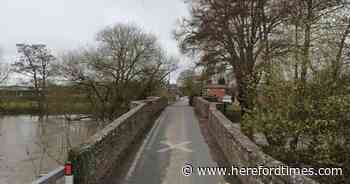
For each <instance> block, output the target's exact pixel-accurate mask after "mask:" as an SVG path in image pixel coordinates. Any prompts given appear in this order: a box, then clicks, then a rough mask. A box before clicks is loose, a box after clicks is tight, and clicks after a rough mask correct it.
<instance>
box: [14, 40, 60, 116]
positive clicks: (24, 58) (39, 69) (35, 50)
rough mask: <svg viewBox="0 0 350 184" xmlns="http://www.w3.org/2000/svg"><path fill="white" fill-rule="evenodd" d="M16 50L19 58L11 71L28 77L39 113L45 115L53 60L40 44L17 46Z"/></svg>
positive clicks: (44, 46)
mask: <svg viewBox="0 0 350 184" xmlns="http://www.w3.org/2000/svg"><path fill="white" fill-rule="evenodd" d="M17 49H18V53H19V54H20V57H19V59H18V60H17V61H16V62H15V63H14V64H13V65H12V67H13V71H15V72H17V73H19V74H22V75H25V76H27V77H29V79H30V81H31V86H32V87H33V89H34V91H35V96H36V101H37V104H38V107H39V110H40V113H47V110H48V104H47V101H46V94H47V83H48V78H49V77H50V65H51V62H52V61H53V60H55V58H54V56H53V55H52V54H51V53H50V51H49V50H48V49H47V48H46V45H42V44H34V45H30V44H17Z"/></svg>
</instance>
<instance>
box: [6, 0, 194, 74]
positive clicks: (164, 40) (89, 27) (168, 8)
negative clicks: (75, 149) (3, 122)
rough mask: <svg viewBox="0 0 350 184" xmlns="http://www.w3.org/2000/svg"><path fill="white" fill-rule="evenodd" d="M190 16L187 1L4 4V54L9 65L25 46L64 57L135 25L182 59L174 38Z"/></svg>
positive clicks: (24, 0)
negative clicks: (107, 30) (113, 29)
mask: <svg viewBox="0 0 350 184" xmlns="http://www.w3.org/2000/svg"><path fill="white" fill-rule="evenodd" d="M187 15H188V8H187V5H186V4H184V2H183V0H0V48H2V50H3V55H4V56H5V57H4V58H6V59H7V60H11V59H10V58H11V57H13V56H15V55H16V47H15V45H16V43H23V42H24V43H45V44H46V45H47V46H48V47H49V48H50V49H52V50H53V51H55V53H60V52H64V51H65V50H69V49H74V48H79V47H82V46H86V45H88V44H91V43H93V41H94V39H95V34H96V33H97V32H98V31H99V30H101V29H103V28H104V27H105V26H108V25H113V24H115V23H118V22H130V23H134V24H137V25H139V26H141V27H142V28H144V29H145V30H146V31H149V32H153V33H154V34H156V35H157V36H158V38H159V40H160V42H161V44H162V45H163V46H164V47H165V48H166V50H167V51H168V52H169V53H171V54H175V55H178V56H180V54H179V51H178V48H177V44H176V41H175V40H174V39H173V36H172V34H171V33H172V31H173V30H174V29H175V27H176V25H177V20H179V18H181V17H183V16H187ZM186 65H187V62H185V61H182V62H181V63H180V66H181V68H185V66H186ZM177 73H178V72H177ZM175 79H176V75H173V76H172V81H175Z"/></svg>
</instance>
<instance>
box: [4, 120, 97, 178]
mask: <svg viewBox="0 0 350 184" xmlns="http://www.w3.org/2000/svg"><path fill="white" fill-rule="evenodd" d="M97 127H98V126H97V123H96V122H93V121H77V122H67V121H66V120H65V119H64V118H63V117H49V118H48V119H45V120H39V118H38V117H35V116H5V117H0V184H24V183H31V182H32V181H33V180H35V179H37V178H38V177H39V176H40V175H44V174H47V173H48V172H50V171H52V170H54V169H55V168H57V167H58V166H59V165H62V164H63V163H64V161H65V160H66V155H67V154H66V153H67V150H68V149H69V148H70V147H72V146H76V145H78V144H80V143H82V141H84V140H86V139H87V138H88V137H90V136H92V135H93V134H94V133H95V132H96V131H97V129H98V128H97Z"/></svg>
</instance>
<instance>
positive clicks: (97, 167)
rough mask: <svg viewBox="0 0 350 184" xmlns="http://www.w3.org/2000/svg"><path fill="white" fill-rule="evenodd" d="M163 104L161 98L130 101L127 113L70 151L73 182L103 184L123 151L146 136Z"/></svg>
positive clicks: (120, 158)
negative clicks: (143, 135) (142, 136)
mask: <svg viewBox="0 0 350 184" xmlns="http://www.w3.org/2000/svg"><path fill="white" fill-rule="evenodd" d="M167 104H168V102H167V100H166V99H163V98H149V99H148V100H144V101H137V102H133V103H132V106H131V107H132V109H131V110H130V111H129V112H127V113H125V114H124V115H122V116H121V117H119V118H118V119H116V120H115V121H114V122H112V123H111V124H109V125H108V126H107V127H105V128H104V129H103V130H101V131H100V132H97V133H96V134H95V135H94V136H92V137H91V138H90V139H89V140H87V141H86V142H85V143H84V144H82V145H80V146H79V147H77V148H74V149H72V150H71V151H70V152H69V155H68V158H69V159H68V160H69V161H71V162H72V164H73V169H74V183H75V184H98V183H105V179H106V178H108V176H109V175H110V174H112V173H111V172H112V171H113V170H114V169H115V168H116V166H117V165H119V164H120V163H121V162H122V159H123V156H124V155H125V154H126V150H128V149H129V148H130V146H131V145H132V144H133V143H134V142H135V141H136V140H138V137H140V135H142V134H144V133H146V131H147V130H148V128H149V127H150V125H152V124H153V122H154V120H155V119H156V118H157V117H158V115H159V113H160V112H161V111H162V110H163V109H164V108H165V107H166V106H167Z"/></svg>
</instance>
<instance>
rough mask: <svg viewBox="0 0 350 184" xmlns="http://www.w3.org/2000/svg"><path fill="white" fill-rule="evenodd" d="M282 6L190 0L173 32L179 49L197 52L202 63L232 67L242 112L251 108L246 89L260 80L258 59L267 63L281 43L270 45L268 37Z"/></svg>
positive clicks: (263, 2) (249, 1)
mask: <svg viewBox="0 0 350 184" xmlns="http://www.w3.org/2000/svg"><path fill="white" fill-rule="evenodd" d="M284 5H285V2H284V1H278V2H277V1H268V0H261V1H253V0H235V1H225V0H216V1H211V0H198V1H192V12H191V13H192V16H191V18H189V19H185V20H183V23H182V26H181V28H180V29H179V30H178V31H177V33H176V37H177V38H178V40H179V41H180V48H181V49H182V50H183V52H185V53H193V52H194V53H198V54H199V56H201V58H202V60H201V62H203V63H205V65H207V66H212V67H216V66H217V65H218V64H220V65H222V64H228V65H231V66H232V69H233V72H234V74H235V78H236V80H237V83H238V90H239V96H238V100H239V101H240V104H241V105H242V108H243V112H244V111H245V110H246V109H249V108H251V106H252V101H251V99H252V97H250V96H249V95H250V94H249V93H250V91H252V90H250V89H251V88H253V89H254V88H255V87H254V86H256V85H257V84H258V82H259V80H260V77H259V75H258V72H257V70H256V68H257V67H258V66H257V65H258V61H259V60H260V61H261V60H263V61H266V62H269V61H270V60H271V59H270V58H271V57H272V54H271V53H273V51H274V50H275V49H276V48H278V47H279V46H280V44H281V43H278V42H275V45H272V44H271V41H270V40H271V39H270V38H271V37H270V36H271V33H272V31H273V30H274V29H275V28H276V27H277V26H278V25H280V24H281V22H282V20H283V19H284V18H285V16H284V13H283V12H284V9H285V8H286V6H284ZM262 58H264V59H262ZM253 91H254V90H253Z"/></svg>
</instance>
